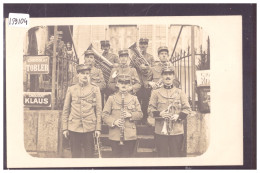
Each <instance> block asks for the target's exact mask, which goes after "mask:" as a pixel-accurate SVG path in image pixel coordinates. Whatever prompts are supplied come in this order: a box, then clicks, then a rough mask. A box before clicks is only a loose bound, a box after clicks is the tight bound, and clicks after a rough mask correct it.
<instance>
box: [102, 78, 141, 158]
mask: <svg viewBox="0 0 260 173" xmlns="http://www.w3.org/2000/svg"><path fill="white" fill-rule="evenodd" d="M117 78H118V80H117V84H116V85H117V87H118V89H119V92H117V93H116V94H114V95H111V96H109V98H108V100H107V102H106V104H105V107H104V109H103V114H102V118H103V121H104V122H105V123H106V124H107V125H108V126H109V139H110V144H111V148H112V155H113V157H132V156H133V153H134V149H135V145H136V140H137V133H136V125H135V123H134V121H135V120H140V119H141V118H142V116H143V114H142V112H141V107H140V104H139V102H138V99H137V97H136V96H133V95H131V94H130V93H129V92H128V91H129V90H131V89H130V88H131V87H132V86H131V85H132V84H131V81H132V79H131V76H129V75H124V74H123V75H119V76H118V77H117Z"/></svg>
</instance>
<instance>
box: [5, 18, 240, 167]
mask: <svg viewBox="0 0 260 173" xmlns="http://www.w3.org/2000/svg"><path fill="white" fill-rule="evenodd" d="M6 20H7V21H8V19H6ZM220 21H221V22H220ZM217 23H218V24H219V25H217V26H218V27H219V28H216V24H217ZM224 24H227V25H224ZM221 27H223V28H224V29H223V28H221ZM225 28H229V29H228V30H225ZM241 28H242V25H241V17H239V16H233V17H224V16H221V17H197V16H193V17H115V18H113V17H110V18H102V17H99V18H59V19H58V18H39V19H36V18H31V19H30V26H28V27H27V28H22V29H20V28H14V27H10V25H9V26H6V40H7V51H6V52H7V55H9V56H10V57H15V56H17V57H15V58H10V59H9V60H7V71H9V69H10V67H11V64H12V63H11V62H14V61H15V59H19V63H20V65H19V66H17V69H14V68H15V67H12V70H15V71H16V73H18V74H17V75H18V77H17V80H14V78H12V81H8V82H7V84H9V82H12V83H16V85H17V86H19V87H18V88H19V89H17V91H14V92H13V93H8V94H10V95H8V96H7V99H8V98H11V97H19V100H18V101H17V102H16V103H15V104H18V105H19V106H18V107H19V108H18V109H17V110H16V112H17V113H18V114H17V115H18V116H19V119H16V120H15V116H13V115H12V116H11V115H10V116H9V117H8V118H7V124H8V125H9V123H11V122H12V121H16V124H17V128H18V129H19V132H18V133H19V135H17V136H16V140H17V143H16V146H14V147H13V148H17V151H20V152H21V156H20V157H19V159H18V160H23V161H24V162H25V164H24V165H25V167H92V166H97V167H109V166H118V167H119V166H192V165H204V166H205V165H214V164H216V165H225V164H229V165H230V164H231V165H240V164H243V159H242V157H243V124H242V121H243V116H242V112H240V114H239V111H240V109H239V108H241V105H242V98H241V97H240V95H241V93H240V92H241V91H242V86H241V85H240V84H239V85H237V83H240V82H241V80H242V77H241V76H239V75H238V76H237V77H234V78H229V77H228V78H226V76H233V74H234V73H237V72H241V71H242V69H241V63H242V61H240V60H241V57H242V54H241V52H242V49H241V30H242V29H241ZM17 29H20V31H22V32H17ZM223 31H227V32H226V33H223ZM221 32H222V33H221ZM221 34H223V35H224V37H225V38H227V39H229V41H230V43H232V44H233V43H234V44H233V46H232V49H229V52H227V51H226V50H225V48H224V49H222V47H223V42H222V44H220V43H221V39H220V37H219V36H220V35H221ZM239 35H240V37H238V36H239ZM14 37H16V38H18V37H19V39H17V42H16V43H15V44H16V45H19V49H17V50H16V51H15V53H13V52H12V51H11V49H12V44H10V43H14V42H13V41H12V42H11V41H10V40H11V38H14ZM229 37H230V38H229ZM222 41H223V40H222ZM221 46H222V47H221ZM218 47H221V49H222V51H223V52H219V50H220V48H218ZM226 48H227V49H228V47H226ZM226 52H227V53H226ZM234 53H235V57H236V59H237V62H235V63H233V65H232V66H233V67H232V70H231V69H227V68H226V67H227V66H230V65H231V64H232V63H231V62H229V61H232V60H233V59H232V57H233V56H230V54H234ZM226 56H229V58H230V59H225V57H226ZM224 61H226V63H225V64H223V62H224ZM9 65H10V66H9ZM7 74H10V75H12V76H15V75H14V74H12V73H11V72H10V73H8V72H7ZM225 75H226V76H225ZM20 78H21V79H20ZM7 79H10V78H8V76H7ZM222 80H225V81H226V82H227V83H225V88H227V90H226V91H230V90H231V91H232V90H233V89H232V88H233V87H232V86H233V85H236V86H237V90H234V91H233V93H232V95H236V96H237V97H232V98H231V100H232V101H233V103H236V104H234V109H229V110H226V109H227V107H226V101H230V100H223V95H225V94H226V92H222V91H223V90H222V89H223V87H224V86H223V85H222V84H223V83H222V84H221V82H222ZM228 81H229V82H230V83H228ZM7 105H8V103H7ZM9 110H10V109H9ZM223 110H225V111H223ZM13 111H14V110H13ZM227 114H228V115H229V116H227ZM223 118H225V121H223ZM8 125H7V126H8ZM9 128H10V127H9ZM7 131H8V130H7ZM9 136H10V138H8V137H9ZM7 138H8V140H7V142H9V144H10V143H12V144H10V146H12V145H14V143H13V141H14V139H15V133H14V132H12V131H9V134H8V135H7ZM9 139H12V140H9ZM226 139H227V140H226ZM225 140H226V141H225ZM11 141H12V142H11ZM224 141H225V142H224ZM227 141H228V142H230V141H232V143H230V144H231V145H230V146H229V145H227ZM233 143H234V145H233ZM13 151H15V150H13ZM220 151H223V153H222V152H220ZM229 152H230V153H232V154H230V153H229ZM9 153H10V157H9V158H13V156H14V154H12V152H9ZM221 154H222V155H223V156H220V155H221ZM219 156H220V157H219ZM22 158H24V159H22ZM223 158H224V159H223ZM71 159H77V160H78V161H79V162H77V161H76V160H75V162H71ZM214 159H215V160H214ZM10 162H12V161H10ZM12 165H13V166H14V167H16V166H18V167H19V165H20V164H19V163H18V161H17V162H12ZM20 167H21V165H20Z"/></svg>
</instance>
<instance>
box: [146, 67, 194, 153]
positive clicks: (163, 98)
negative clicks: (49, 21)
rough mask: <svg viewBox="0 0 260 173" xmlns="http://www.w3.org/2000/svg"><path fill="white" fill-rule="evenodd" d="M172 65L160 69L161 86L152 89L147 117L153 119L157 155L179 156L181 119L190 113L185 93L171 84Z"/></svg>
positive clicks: (181, 134) (181, 135)
mask: <svg viewBox="0 0 260 173" xmlns="http://www.w3.org/2000/svg"><path fill="white" fill-rule="evenodd" d="M174 78H175V76H174V69H173V66H168V65H167V66H164V67H163V70H162V80H163V86H162V87H161V88H159V89H156V90H153V91H152V94H151V99H150V102H149V107H148V112H149V119H150V120H154V121H155V143H156V149H157V152H158V156H159V157H181V156H182V146H183V140H184V136H183V134H184V128H183V121H184V119H185V118H186V117H187V115H188V114H189V113H190V105H189V102H188V99H187V96H186V95H185V93H184V92H183V91H182V90H181V89H179V88H176V87H175V86H174V85H173V80H174Z"/></svg>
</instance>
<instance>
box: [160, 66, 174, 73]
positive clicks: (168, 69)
mask: <svg viewBox="0 0 260 173" xmlns="http://www.w3.org/2000/svg"><path fill="white" fill-rule="evenodd" d="M165 72H172V73H173V74H174V67H173V65H171V64H166V65H165V66H163V68H162V74H163V73H165Z"/></svg>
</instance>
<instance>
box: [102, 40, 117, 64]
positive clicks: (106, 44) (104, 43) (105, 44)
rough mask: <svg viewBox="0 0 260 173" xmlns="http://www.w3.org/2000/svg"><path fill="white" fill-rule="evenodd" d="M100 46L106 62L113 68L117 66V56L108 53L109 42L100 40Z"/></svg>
mask: <svg viewBox="0 0 260 173" xmlns="http://www.w3.org/2000/svg"><path fill="white" fill-rule="evenodd" d="M100 44H101V49H102V50H103V53H102V56H104V57H105V58H106V59H107V60H108V61H110V62H111V63H113V65H115V66H116V65H118V64H119V59H118V56H117V55H115V54H113V53H110V52H109V49H110V43H109V40H102V41H100Z"/></svg>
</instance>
